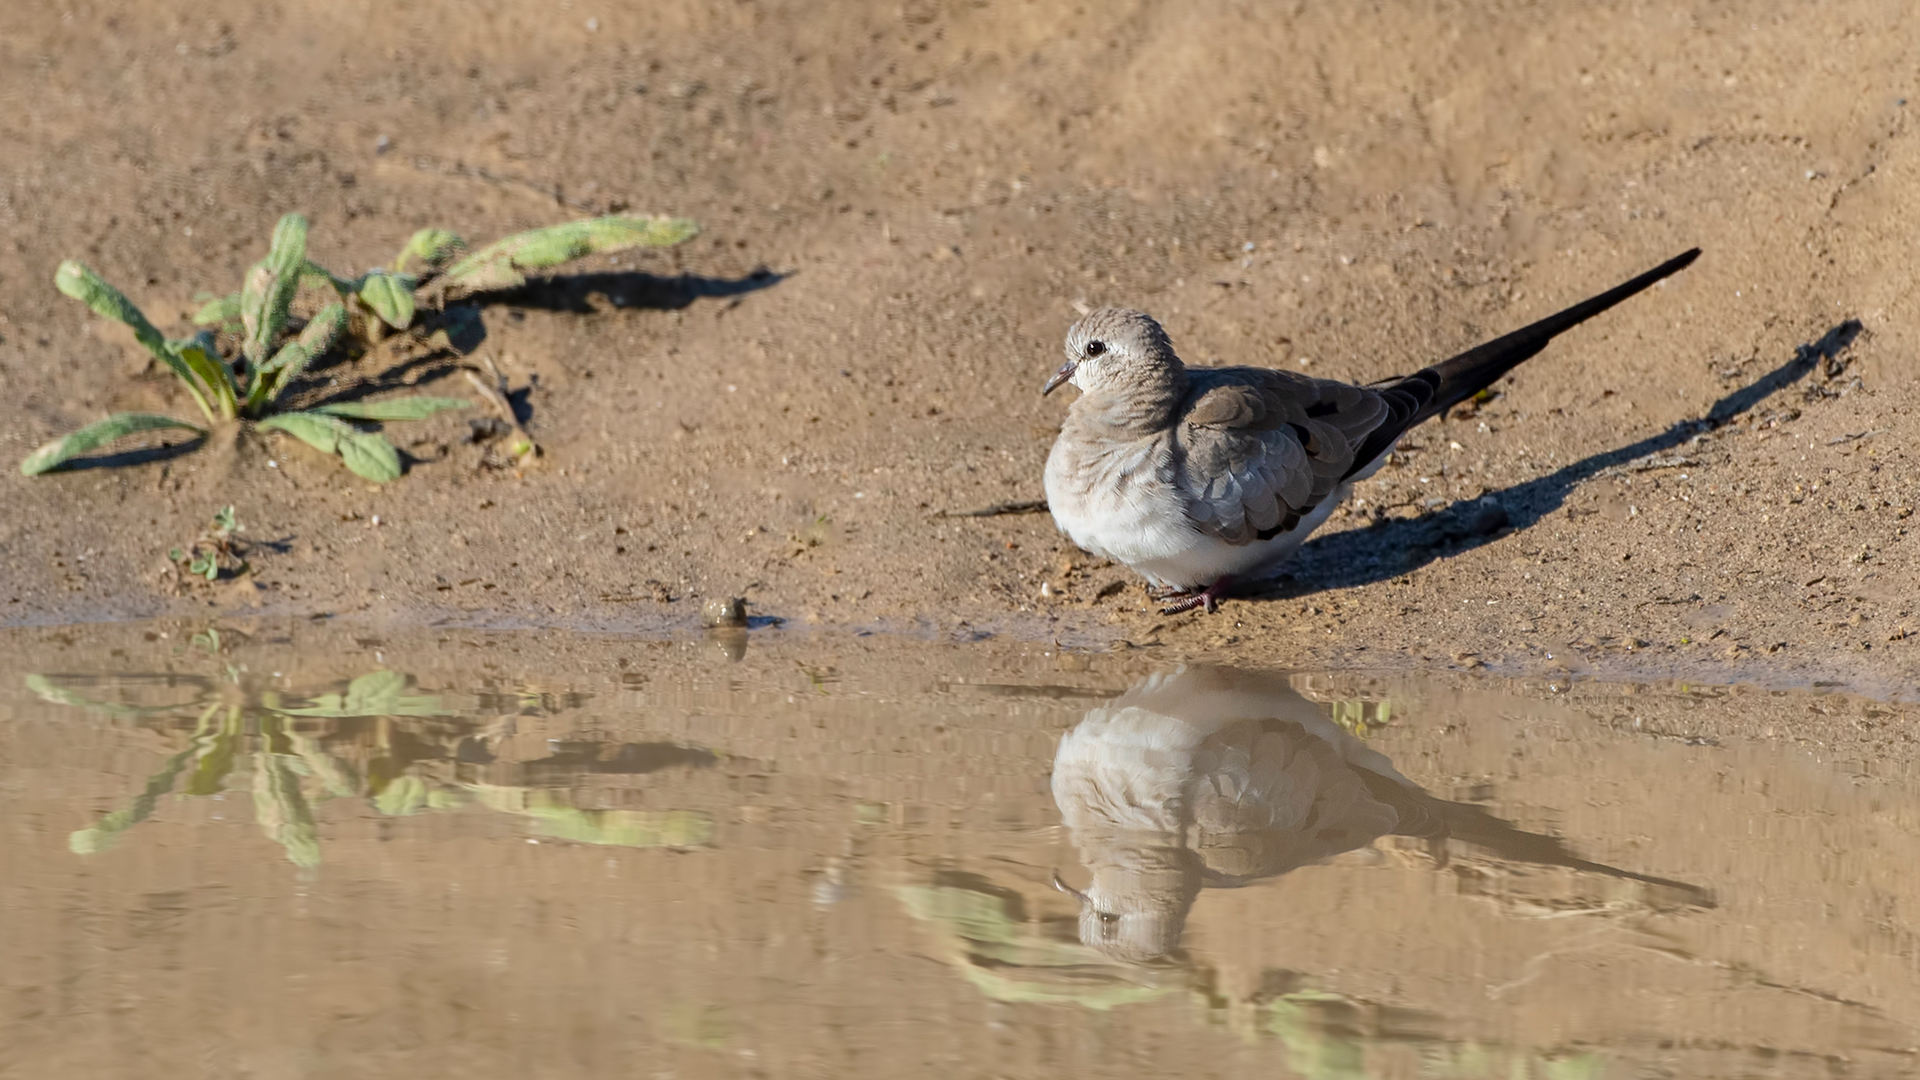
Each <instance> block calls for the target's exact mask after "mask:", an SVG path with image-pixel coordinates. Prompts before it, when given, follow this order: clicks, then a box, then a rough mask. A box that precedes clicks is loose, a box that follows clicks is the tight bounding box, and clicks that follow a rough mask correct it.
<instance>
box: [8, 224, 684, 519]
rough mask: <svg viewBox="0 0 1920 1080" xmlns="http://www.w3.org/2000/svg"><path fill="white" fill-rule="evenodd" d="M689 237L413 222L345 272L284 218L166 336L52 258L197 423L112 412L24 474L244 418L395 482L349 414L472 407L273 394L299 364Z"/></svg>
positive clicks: (78, 268)
mask: <svg viewBox="0 0 1920 1080" xmlns="http://www.w3.org/2000/svg"><path fill="white" fill-rule="evenodd" d="M696 232H698V227H697V226H695V225H694V223H693V222H691V221H687V220H685V219H680V218H664V217H662V218H655V217H623V216H613V217H603V218H596V219H593V220H591V221H575V222H568V223H566V224H563V225H555V226H551V227H548V228H544V229H534V230H532V231H529V232H523V233H518V234H515V235H513V236H509V237H507V238H505V239H503V240H497V241H495V242H494V243H492V244H489V245H487V246H485V247H483V248H481V249H479V250H478V251H474V252H472V253H470V254H466V252H467V245H466V242H465V241H463V240H461V239H460V237H458V236H456V235H454V234H453V233H450V232H447V231H446V230H444V229H422V230H420V231H419V232H417V233H415V234H414V235H413V238H412V239H410V240H409V241H408V242H407V244H406V246H405V247H403V248H402V249H401V250H400V253H399V255H398V256H397V257H396V258H395V259H394V261H393V264H392V265H391V266H390V267H387V268H382V269H376V270H370V271H368V272H367V273H365V274H363V275H361V276H360V277H357V278H343V277H340V276H338V275H335V274H333V273H331V272H329V271H328V270H326V269H325V268H323V267H320V266H317V265H315V264H314V263H313V262H312V261H310V260H309V259H308V258H307V220H306V219H305V218H303V217H301V216H300V215H298V214H288V215H287V216H285V217H283V218H281V219H280V223H279V224H278V225H277V226H275V228H274V230H273V240H272V243H271V245H270V246H269V248H268V251H267V257H266V258H265V259H262V260H261V261H260V262H258V263H255V264H254V265H253V267H252V269H250V270H248V271H247V276H246V279H245V282H244V284H243V287H242V288H241V290H240V291H239V292H237V293H234V294H232V295H230V296H224V297H216V298H211V299H209V300H207V302H206V303H205V305H204V306H203V307H202V308H201V309H200V311H199V313H198V314H196V315H195V316H194V322H195V323H196V324H197V325H199V326H200V327H202V329H201V330H200V331H199V332H197V333H196V334H194V336H192V337H190V338H168V337H166V336H164V335H163V334H161V333H160V331H159V330H158V329H156V328H155V327H154V325H153V323H152V322H151V321H149V320H148V318H147V316H146V315H145V314H144V313H142V312H141V310H140V309H139V307H138V306H136V305H135V304H134V303H133V302H132V301H131V300H128V299H127V297H126V296H125V295H124V294H122V293H121V292H120V291H119V290H118V289H115V288H114V287H113V286H112V285H109V284H108V283H107V282H106V281H105V280H104V279H102V278H101V277H100V275H98V274H96V273H94V272H93V271H92V270H91V269H89V268H87V267H86V266H85V265H83V264H81V263H78V262H74V261H72V260H69V261H67V262H64V263H61V264H60V269H59V271H58V272H57V273H56V274H55V275H54V285H55V286H56V287H57V288H59V290H60V291H61V292H63V293H66V294H67V295H68V296H71V297H73V298H74V299H76V300H79V301H81V302H82V303H84V304H86V305H87V306H88V307H89V308H92V309H93V311H94V312H95V313H96V314H98V315H100V316H102V317H104V318H109V319H113V320H115V321H117V322H121V323H125V324H126V325H127V326H128V327H129V328H131V329H132V331H133V336H134V340H136V341H138V342H139V343H140V345H141V346H143V347H144V348H145V349H146V350H147V351H148V352H150V353H152V354H153V356H154V359H156V360H158V361H159V362H160V363H161V364H163V365H165V366H166V367H167V369H168V370H169V371H171V372H173V374H174V375H175V376H176V377H177V378H179V380H180V381H181V382H182V383H183V384H184V385H185V386H186V388H187V393H188V394H189V396H191V397H192V398H193V401H194V404H195V405H197V406H199V408H200V413H201V416H202V417H203V418H204V419H205V421H206V426H202V425H201V424H200V423H197V422H190V421H187V420H181V419H179V418H177V417H172V416H165V415H160V414H156V413H116V414H114V415H112V416H109V417H107V418H106V419H104V420H100V421H96V422H95V423H92V424H88V425H87V426H86V427H83V428H81V429H80V430H78V431H75V432H72V433H71V434H68V435H65V436H62V437H61V438H58V439H55V440H53V441H52V442H49V443H47V444H46V445H44V446H42V447H40V448H39V449H38V450H35V451H34V452H33V453H31V454H28V455H27V457H26V459H25V460H23V461H22V462H21V463H20V471H21V472H22V473H24V474H26V475H28V476H35V475H38V474H40V473H43V472H47V471H50V470H52V469H55V468H58V467H59V466H61V465H63V464H65V463H67V462H69V461H71V460H73V459H74V458H76V457H78V456H79V455H81V454H84V453H87V452H88V451H91V450H95V449H98V448H100V447H102V446H105V445H107V444H108V443H111V442H113V441H115V440H118V439H121V438H124V437H126V436H128V435H134V434H137V433H140V432H146V431H159V430H166V429H178V430H185V431H191V432H193V433H195V434H196V435H198V436H203V437H204V436H205V435H207V433H208V432H209V431H210V430H211V429H212V428H213V427H215V426H218V425H221V424H225V423H232V422H234V421H245V422H250V423H251V424H253V426H254V428H255V429H256V430H259V431H283V432H285V433H287V434H289V435H292V436H293V437H294V438H297V439H299V440H300V441H302V442H304V443H306V444H307V445H309V446H311V447H313V448H315V449H317V450H319V451H321V452H322V453H328V454H338V455H339V456H340V459H341V460H342V461H343V462H344V463H345V464H346V466H347V468H348V469H351V470H352V471H353V472H354V473H356V474H357V475H359V476H362V477H365V478H366V479H368V480H373V481H375V482H379V483H384V482H387V481H390V480H394V479H397V478H398V477H399V476H400V472H401V467H400V454H399V451H398V450H396V449H394V446H393V444H392V443H390V442H388V441H387V440H386V438H385V437H384V436H382V435H380V434H379V433H377V432H374V431H368V430H363V429H362V428H360V427H358V426H356V425H355V424H354V423H353V422H352V421H371V422H375V423H379V422H391V421H397V420H418V419H421V418H423V417H426V416H430V415H432V414H433V413H435V412H438V411H440V410H441V409H456V408H465V407H466V406H467V404H468V402H466V401H465V400H463V399H460V398H442V397H426V396H411V397H401V398H389V399H386V400H381V401H333V402H325V403H322V404H318V405H314V406H311V407H308V408H305V409H299V410H286V409H284V408H283V407H282V404H281V399H282V396H283V395H284V394H285V393H286V392H287V390H288V388H289V387H291V386H292V385H293V384H294V382H295V381H296V380H298V379H299V378H300V376H301V374H302V373H303V372H305V371H306V370H307V368H309V367H310V366H312V365H313V364H314V363H316V362H317V361H319V360H320V359H321V358H322V357H324V356H326V355H328V354H329V353H330V352H332V351H335V350H336V349H337V350H341V351H343V352H355V351H364V350H365V349H366V348H367V347H369V346H370V345H371V344H373V343H374V342H377V341H378V340H380V338H381V337H382V336H384V334H385V333H386V332H387V331H388V330H389V329H391V330H396V331H397V330H409V329H418V328H419V324H420V323H422V322H423V321H424V320H423V311H427V310H433V309H444V307H445V304H446V300H447V298H448V297H450V296H452V297H460V296H469V295H474V294H478V293H484V292H489V291H494V290H499V289H509V288H515V287H517V286H520V285H523V284H525V283H526V274H527V272H528V271H534V270H544V269H548V268H550V267H554V266H558V265H560V264H561V263H564V262H568V261H570V260H572V259H577V258H580V257H582V256H585V255H590V254H594V253H599V252H615V251H624V250H627V249H629V248H636V247H666V246H670V245H673V244H677V243H680V242H681V241H683V240H686V239H688V238H689V237H691V236H693V235H694V234H695V233H696ZM308 284H310V285H312V286H314V291H316V292H317V293H318V294H319V300H317V301H316V302H315V304H314V305H309V307H310V308H311V313H310V314H308V315H306V316H305V317H304V318H302V317H300V316H298V315H297V314H296V313H295V311H294V306H295V300H296V299H297V298H298V297H299V296H300V293H301V290H302V286H303V285H308ZM456 310H459V309H456ZM447 314H448V315H451V314H452V313H451V312H448V313H447ZM222 334H224V335H225V336H226V337H227V338H228V339H229V340H230V341H231V342H232V343H234V344H233V347H232V348H230V350H229V353H228V354H223V353H222V352H221V350H220V348H219V344H220V336H221V335H222Z"/></svg>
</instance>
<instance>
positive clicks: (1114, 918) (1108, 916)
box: [1100, 911, 1120, 926]
mask: <svg viewBox="0 0 1920 1080" xmlns="http://www.w3.org/2000/svg"><path fill="white" fill-rule="evenodd" d="M1100 921H1101V922H1103V923H1106V924H1107V925H1108V926H1112V925H1113V924H1114V923H1117V922H1119V921H1120V916H1118V915H1116V914H1114V913H1113V912H1111V911H1103V912H1101V913H1100Z"/></svg>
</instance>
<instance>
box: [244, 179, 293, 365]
mask: <svg viewBox="0 0 1920 1080" xmlns="http://www.w3.org/2000/svg"><path fill="white" fill-rule="evenodd" d="M306 265H307V219H306V218H303V217H301V216H300V215H299V214H288V215H287V216H285V217H283V218H281V219H280V223H279V224H278V225H276V226H274V229H273V246H272V247H271V248H269V249H268V251H267V257H266V258H265V259H263V260H261V261H260V262H257V263H255V264H254V265H253V269H251V270H249V271H247V282H246V287H245V288H244V289H242V290H241V293H240V319H241V322H242V323H244V324H245V327H246V334H247V336H246V341H245V351H246V355H247V361H248V362H249V363H252V364H255V365H258V364H260V363H261V362H263V361H264V360H265V359H266V357H267V353H268V352H270V351H271V350H272V349H273V346H274V342H275V341H277V340H279V337H280V331H282V330H284V329H285V328H286V325H287V308H288V307H289V306H290V305H291V304H292V303H293V294H294V293H295V292H296V291H298V290H299V288H300V275H301V272H302V271H303V270H304V269H305V267H306Z"/></svg>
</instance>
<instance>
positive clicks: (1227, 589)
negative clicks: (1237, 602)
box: [1147, 575, 1233, 615]
mask: <svg viewBox="0 0 1920 1080" xmlns="http://www.w3.org/2000/svg"><path fill="white" fill-rule="evenodd" d="M1232 593H1233V578H1232V576H1231V575H1229V576H1227V577H1223V578H1220V579H1218V580H1217V581H1215V582H1214V583H1213V584H1211V585H1209V586H1207V587H1206V588H1204V589H1180V588H1168V587H1161V588H1154V587H1151V586H1149V587H1148V589H1147V595H1148V596H1149V597H1151V598H1153V600H1155V601H1156V602H1158V603H1159V604H1161V605H1162V606H1161V608H1160V614H1162V615H1178V614H1180V613H1181V612H1183V611H1192V610H1193V609H1194V608H1205V609H1206V610H1207V614H1209V615H1211V614H1213V612H1214V610H1215V609H1217V608H1218V607H1219V606H1220V601H1222V600H1224V599H1226V598H1227V597H1228V596H1230V595H1232Z"/></svg>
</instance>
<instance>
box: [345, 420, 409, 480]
mask: <svg viewBox="0 0 1920 1080" xmlns="http://www.w3.org/2000/svg"><path fill="white" fill-rule="evenodd" d="M340 460H341V461H344V462H346V463H347V468H348V469H351V470H352V471H353V473H354V475H356V476H360V477H362V478H364V479H367V480H371V481H373V482H374V483H376V484H387V483H392V482H393V481H395V480H398V479H400V451H398V450H395V449H394V448H393V444H392V443H390V442H388V441H387V440H386V438H385V437H384V436H380V435H375V434H372V433H370V432H358V431H357V432H354V435H353V438H351V439H347V438H343V439H341V440H340Z"/></svg>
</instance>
